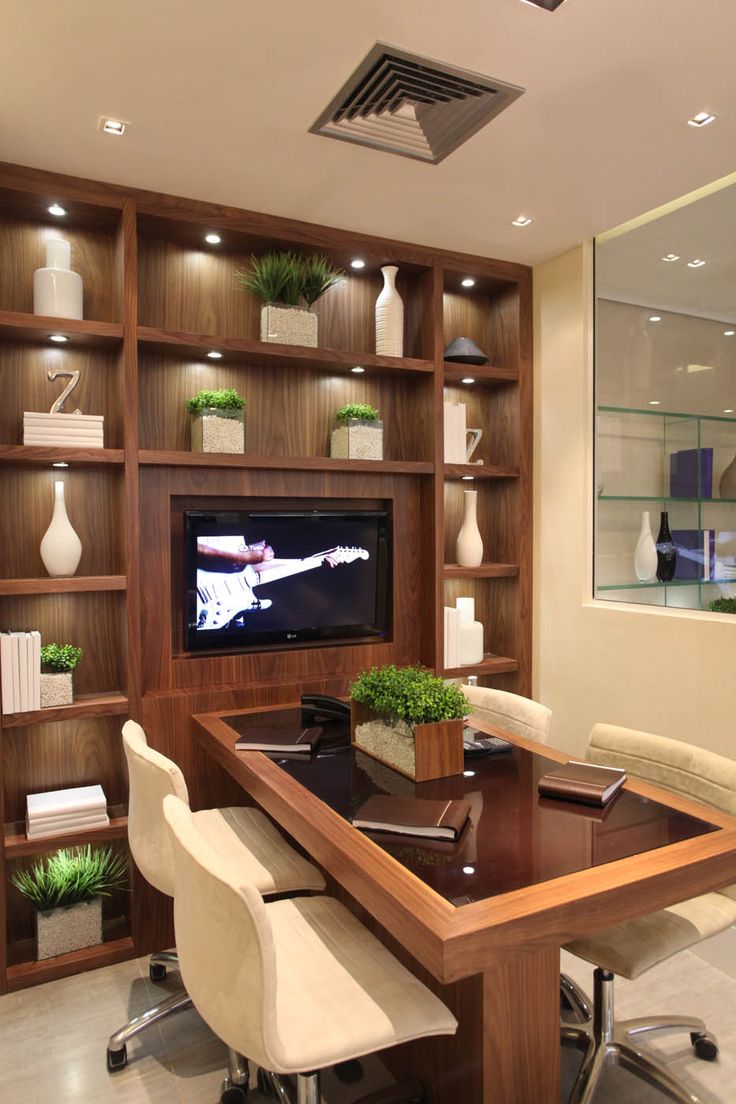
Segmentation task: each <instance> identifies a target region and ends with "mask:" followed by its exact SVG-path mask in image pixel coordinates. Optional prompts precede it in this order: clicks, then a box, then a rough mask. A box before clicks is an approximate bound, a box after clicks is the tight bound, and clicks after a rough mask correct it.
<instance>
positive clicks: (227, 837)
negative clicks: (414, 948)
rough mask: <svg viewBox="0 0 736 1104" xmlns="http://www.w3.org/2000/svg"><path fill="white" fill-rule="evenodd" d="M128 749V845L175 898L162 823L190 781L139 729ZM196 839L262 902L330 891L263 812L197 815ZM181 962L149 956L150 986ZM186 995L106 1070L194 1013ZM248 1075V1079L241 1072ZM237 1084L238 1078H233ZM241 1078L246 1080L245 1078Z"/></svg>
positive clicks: (124, 1031)
mask: <svg viewBox="0 0 736 1104" xmlns="http://www.w3.org/2000/svg"><path fill="white" fill-rule="evenodd" d="M123 747H124V749H125V757H126V759H127V761H128V775H129V784H130V785H129V791H130V792H129V799H128V841H129V844H130V850H131V854H132V855H133V858H134V860H135V863H136V866H137V867H138V869H139V870H140V872H141V874H142V875H143V877H144V878H145V879H146V881H147V882H150V884H151V885H152V886H154V887H155V888H156V889H158V890H159V891H160V892H161V893H165V894H166V896H167V897H173V896H174V860H173V856H172V853H171V842H170V839H169V831H168V828H167V827H166V822H165V820H164V815H163V800H164V797H166V795H167V794H175V795H176V797H178V798H180V799H181V800H182V801H184V802H185V803H186V804H187V805H188V804H189V795H188V793H187V787H186V783H185V781H184V776H183V774H182V773H181V771H180V770H179V768H178V767H177V765H176V763H173V762H172V761H171V760H170V759H167V758H166V757H165V756H164V755H161V754H160V753H159V752H157V751H154V749H153V748H150V747H149V746H148V743H147V741H146V735H145V733H144V731H143V729H142V728H141V726H140V725H139V724H136V723H135V721H127V722H126V724H125V725H124V727H123ZM192 817H193V820H194V823H195V824H196V825H197V829H198V831H199V832H200V833H201V834H202V836H203V837H204V838H205V839H206V840H207V842H208V844H209V846H210V847H212V848H213V849H214V850H215V851H216V852H217V853H218V855H219V856H220V857H221V859H222V860H223V861H224V862H225V863H226V864H227V865H228V866H229V867H231V868H232V869H233V870H234V871H237V872H238V876H239V877H241V878H243V879H245V880H246V881H247V882H249V883H250V884H251V885H252V886H253V887H254V891H257V892H258V893H262V894H272V893H293V892H299V891H309V890H315V891H320V890H323V889H324V888H325V881H324V878H323V877H322V874H321V873H320V871H319V870H318V869H317V867H316V866H313V864H312V863H310V862H308V861H307V860H306V859H304V858H303V857H302V856H301V855H300V854H299V853H298V852H297V851H295V850H294V848H293V847H291V846H290V845H289V844H288V843H287V842H286V840H285V839H284V838H283V836H282V835H281V834H280V833H279V832H278V831H277V830H276V828H275V827H274V826H273V824H272V823H271V821H270V820H269V819H268V817H266V816H265V815H264V814H263V813H262V812H260V811H259V810H258V809H251V808H246V807H242V808H233V809H202V810H200V811H199V812H196V813H193V814H192ZM171 962H174V963H175V962H177V953H176V952H175V951H164V952H161V953H158V954H154V955H152V956H151V966H150V971H151V978H152V980H154V981H158V980H161V979H162V978H163V977H165V976H166V964H167V963H171ZM191 1003H192V1002H191V999H190V997H189V996H188V995H187V993H185V992H179V993H174V994H173V995H172V996H170V997H169V998H168V999H167V1000H164V1001H162V1002H161V1003H160V1004H157V1005H155V1006H154V1007H153V1008H150V1009H148V1010H147V1011H146V1012H144V1013H142V1014H141V1015H140V1016H136V1017H135V1019H133V1020H131V1021H130V1022H129V1023H127V1024H126V1025H125V1026H124V1027H121V1028H120V1029H119V1030H118V1031H116V1032H115V1033H114V1034H113V1035H112V1036H111V1037H110V1041H109V1043H108V1048H107V1068H108V1069H109V1070H110V1071H111V1072H114V1071H115V1070H118V1069H122V1068H123V1067H124V1066H125V1065H126V1064H127V1049H126V1043H127V1042H128V1041H129V1040H130V1039H132V1038H133V1037H134V1036H136V1035H138V1034H140V1032H141V1031H144V1030H145V1029H146V1028H147V1027H149V1026H150V1025H151V1024H154V1023H156V1022H157V1021H159V1020H161V1019H163V1018H164V1016H169V1015H171V1014H173V1013H174V1012H179V1011H182V1010H183V1009H185V1008H189V1007H191ZM240 1072H241V1073H242V1071H240ZM235 1076H236V1077H237V1076H240V1073H239V1072H238V1071H235ZM243 1076H245V1075H244V1074H243Z"/></svg>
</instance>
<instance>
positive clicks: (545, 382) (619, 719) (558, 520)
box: [534, 246, 736, 757]
mask: <svg viewBox="0 0 736 1104" xmlns="http://www.w3.org/2000/svg"><path fill="white" fill-rule="evenodd" d="M534 297H535V305H534V331H535V349H534V356H535V383H534V386H535V400H534V405H535V410H536V415H535V425H534V453H535V501H534V588H535V595H534V623H535V637H534V665H535V696H536V697H537V698H539V700H540V701H542V702H544V703H545V705H548V706H549V707H550V708H551V709H552V711H553V732H552V742H553V743H554V744H556V745H557V746H558V747H561V748H564V749H566V750H569V751H572V752H574V753H580V752H582V750H583V748H584V746H585V741H586V738H587V735H588V733H589V731H590V728H591V726H592V725H593V724H594V723H595V722H596V721H609V722H612V723H615V724H622V725H628V726H630V727H634V728H641V729H645V730H649V731H652V732H660V733H663V734H665V735H668V736H672V737H674V738H676V739H680V740H687V741H689V742H690V743H693V744H698V745H700V746H702V747H707V748H710V749H711V750H713V751H718V752H721V753H722V754H726V755H731V756H734V757H736V740H734V738H733V736H734V732H735V731H736V722H735V721H734V693H733V690H734V684H735V683H736V678H735V675H736V662H735V661H736V617H733V618H727V617H723V616H719V615H717V614H708V613H694V614H693V613H684V612H682V611H667V610H656V611H655V610H651V609H646V608H638V607H634V606H622V605H615V604H613V603H606V602H599V603H595V602H593V601H592V599H591V598H590V594H591V569H590V564H591V543H592V542H591V531H592V519H591V509H592V507H591V501H592V480H591V436H590V434H591V430H590V426H591V404H592V397H591V358H590V356H589V345H590V323H589V314H590V305H591V272H590V249H589V247H588V246H584V247H580V248H578V249H575V250H572V251H571V252H569V253H566V254H564V255H563V256H560V257H557V258H555V259H554V260H551V261H548V262H547V263H545V264H543V265H539V266H538V267H537V268H535V270H534Z"/></svg>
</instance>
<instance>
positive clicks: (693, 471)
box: [670, 448, 713, 498]
mask: <svg viewBox="0 0 736 1104" xmlns="http://www.w3.org/2000/svg"><path fill="white" fill-rule="evenodd" d="M698 457H700V472H698ZM698 475H700V478H699V479H698ZM670 497H671V498H712V497H713V449H712V448H702V449H680V450H679V452H673V453H671V455H670Z"/></svg>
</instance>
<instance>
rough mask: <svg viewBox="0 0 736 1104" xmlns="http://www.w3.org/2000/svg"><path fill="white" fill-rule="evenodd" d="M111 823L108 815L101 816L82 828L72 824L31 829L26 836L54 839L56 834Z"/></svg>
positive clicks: (66, 834)
mask: <svg viewBox="0 0 736 1104" xmlns="http://www.w3.org/2000/svg"><path fill="white" fill-rule="evenodd" d="M109 823H110V818H109V817H108V816H101V817H99V818H98V819H97V820H96V821H95V823H94V824H84V825H82V826H81V829H80V827H79V826H78V825H76V824H72V825H69V826H68V827H66V828H45V829H42V830H41V831H35V830H34V829H30V830H29V831H27V832H26V837H27V838H28V839H29V840H33V839H53V837H54V836H70V835H72V834H73V833H75V832H79V831H80V830H81V831H86V830H87V829H89V828H107V827H108V825H109Z"/></svg>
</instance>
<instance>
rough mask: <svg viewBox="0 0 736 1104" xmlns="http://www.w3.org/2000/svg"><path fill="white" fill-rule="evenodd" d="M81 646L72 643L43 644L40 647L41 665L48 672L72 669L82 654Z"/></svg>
mask: <svg viewBox="0 0 736 1104" xmlns="http://www.w3.org/2000/svg"><path fill="white" fill-rule="evenodd" d="M83 654H84V653H83V651H82V649H81V648H77V647H76V645H74V644H44V645H42V647H41V665H42V667H43V668H44V670H45V671H46V673H47V674H48V673H50V674H64V673H65V672H67V671H73V670H74V668H75V667H76V666H77V664H78V663H79V661H80V659H81V658H82V656H83Z"/></svg>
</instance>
